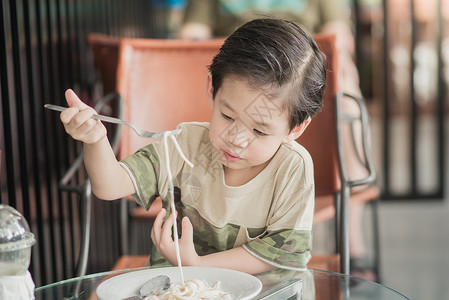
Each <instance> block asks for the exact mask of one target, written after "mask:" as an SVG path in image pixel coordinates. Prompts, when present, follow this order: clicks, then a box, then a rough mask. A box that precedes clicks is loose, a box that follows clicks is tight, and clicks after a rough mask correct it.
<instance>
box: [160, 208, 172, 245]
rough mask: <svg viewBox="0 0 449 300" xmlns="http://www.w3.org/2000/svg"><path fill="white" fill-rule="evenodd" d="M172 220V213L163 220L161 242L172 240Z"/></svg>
mask: <svg viewBox="0 0 449 300" xmlns="http://www.w3.org/2000/svg"><path fill="white" fill-rule="evenodd" d="M173 224H174V221H173V214H170V215H169V216H168V218H167V220H165V223H164V225H163V226H162V232H161V243H171V242H173V239H172V227H173Z"/></svg>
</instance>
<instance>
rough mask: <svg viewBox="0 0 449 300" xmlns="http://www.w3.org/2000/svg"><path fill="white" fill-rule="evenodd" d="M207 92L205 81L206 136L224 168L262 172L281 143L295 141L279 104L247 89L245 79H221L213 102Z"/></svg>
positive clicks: (253, 89)
mask: <svg viewBox="0 0 449 300" xmlns="http://www.w3.org/2000/svg"><path fill="white" fill-rule="evenodd" d="M211 92H212V87H211V85H210V79H209V87H208V93H209V100H210V102H211V105H212V116H211V120H210V132H209V135H210V140H211V142H212V144H213V146H214V147H215V148H216V149H217V150H218V152H219V153H220V154H221V158H220V159H221V162H222V164H223V165H224V166H225V167H228V168H231V169H236V170H237V169H238V170H245V169H247V170H249V169H251V168H254V167H262V168H263V167H265V166H266V165H267V164H268V162H269V161H270V159H271V158H272V157H273V155H274V154H275V153H276V151H277V150H278V149H279V146H280V145H281V144H282V143H287V142H289V141H291V140H293V139H294V138H295V137H296V136H295V135H292V134H291V133H290V130H289V129H290V128H289V123H288V114H287V112H285V111H284V110H283V109H282V108H281V100H279V99H268V98H267V97H266V96H265V95H264V94H263V93H262V91H261V90H260V89H255V88H252V87H250V85H249V83H248V80H247V79H246V78H244V77H240V78H227V79H225V80H224V81H223V83H222V86H221V87H220V89H219V90H218V92H217V94H216V96H215V99H213V100H212V96H211Z"/></svg>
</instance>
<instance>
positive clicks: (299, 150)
mask: <svg viewBox="0 0 449 300" xmlns="http://www.w3.org/2000/svg"><path fill="white" fill-rule="evenodd" d="M281 149H283V152H284V153H285V155H288V156H290V158H291V159H295V158H296V159H300V160H305V161H312V157H311V156H310V153H309V152H308V151H307V149H306V148H304V146H302V145H301V144H299V143H298V142H296V141H292V142H290V143H286V144H282V147H281Z"/></svg>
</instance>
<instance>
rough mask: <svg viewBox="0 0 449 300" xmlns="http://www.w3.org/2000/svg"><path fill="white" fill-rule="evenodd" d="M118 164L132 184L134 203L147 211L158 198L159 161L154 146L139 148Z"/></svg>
mask: <svg viewBox="0 0 449 300" xmlns="http://www.w3.org/2000/svg"><path fill="white" fill-rule="evenodd" d="M120 164H121V165H122V167H123V168H125V170H126V171H127V172H128V174H129V175H130V177H131V180H132V181H133V183H134V187H135V189H136V194H135V195H133V197H134V198H135V200H136V202H137V203H139V204H140V205H141V206H143V207H144V208H145V209H147V210H148V209H149V208H150V206H151V203H153V201H154V199H155V198H156V197H157V196H158V174H159V170H160V161H159V157H158V155H157V153H156V150H155V149H154V146H153V145H152V144H150V145H147V146H145V147H143V148H141V149H140V150H138V151H137V152H136V153H134V154H132V155H130V156H128V157H127V158H125V159H124V160H122V161H121V162H120Z"/></svg>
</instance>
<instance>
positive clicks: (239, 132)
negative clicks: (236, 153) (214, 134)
mask: <svg viewBox="0 0 449 300" xmlns="http://www.w3.org/2000/svg"><path fill="white" fill-rule="evenodd" d="M227 139H228V142H229V143H230V144H232V145H233V146H235V147H238V148H246V147H247V146H248V144H249V140H250V132H249V130H248V128H247V127H246V126H244V125H241V124H240V125H237V124H235V125H234V126H232V127H231V128H229V130H228V135H227Z"/></svg>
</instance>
